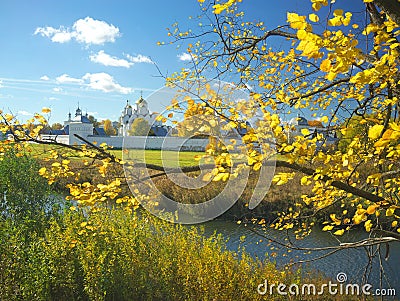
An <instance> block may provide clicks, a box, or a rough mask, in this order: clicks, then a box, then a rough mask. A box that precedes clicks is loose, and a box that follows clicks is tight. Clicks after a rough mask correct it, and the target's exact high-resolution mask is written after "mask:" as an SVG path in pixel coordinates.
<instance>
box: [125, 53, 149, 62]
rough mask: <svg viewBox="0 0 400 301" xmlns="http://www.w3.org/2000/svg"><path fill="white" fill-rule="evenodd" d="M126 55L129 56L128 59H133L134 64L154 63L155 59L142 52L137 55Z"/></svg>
mask: <svg viewBox="0 0 400 301" xmlns="http://www.w3.org/2000/svg"><path fill="white" fill-rule="evenodd" d="M126 57H127V59H128V60H129V61H131V62H132V63H134V64H135V63H148V64H153V61H152V60H151V59H150V58H149V57H148V56H145V55H142V54H138V55H136V56H132V55H129V54H127V55H126Z"/></svg>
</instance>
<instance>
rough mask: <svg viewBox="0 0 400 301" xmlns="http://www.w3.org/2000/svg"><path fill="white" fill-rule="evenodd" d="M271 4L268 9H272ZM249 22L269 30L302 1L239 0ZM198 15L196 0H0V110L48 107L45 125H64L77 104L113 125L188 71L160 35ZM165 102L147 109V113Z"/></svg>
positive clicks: (27, 113) (302, 6)
mask: <svg viewBox="0 0 400 301" xmlns="http://www.w3.org/2000/svg"><path fill="white" fill-rule="evenodd" d="M271 4H273V6H271ZM242 6H243V9H244V10H245V11H246V16H247V17H248V19H249V20H257V19H262V20H264V21H267V24H268V25H269V26H271V28H273V27H274V26H276V25H279V24H283V23H284V22H285V21H286V11H288V10H289V11H297V12H299V11H300V12H302V11H304V10H306V11H308V8H309V7H310V5H309V1H308V0H298V1H297V0H282V1H270V0H268V1H266V0H244V2H243V5H242ZM199 13H200V8H199V5H198V3H197V1H196V0H179V1H178V0H172V1H161V0H154V1H104V0H100V1H82V0H81V1H75V0H72V1H50V0H49V1H30V0H26V1H18V0H2V1H0V39H1V41H2V43H1V48H0V49H1V50H0V53H1V55H0V66H1V68H0V109H1V110H3V111H5V112H9V111H11V112H12V113H14V114H16V115H17V116H18V118H19V119H22V120H24V119H27V118H30V117H31V116H32V115H31V114H33V113H34V112H40V110H41V108H42V107H50V108H52V115H51V119H50V123H54V122H62V121H63V120H65V119H66V117H67V114H68V111H71V112H72V113H73V112H74V110H75V109H76V106H77V103H78V102H79V103H80V107H81V108H82V109H83V111H84V112H86V111H87V112H89V114H92V115H94V116H95V117H96V118H98V119H103V118H109V119H111V120H117V119H118V117H119V115H120V112H121V110H122V108H123V106H124V105H125V103H126V100H127V99H129V100H131V101H132V102H134V101H135V100H136V99H137V98H139V97H140V93H141V91H143V96H144V97H145V98H147V97H148V96H149V95H151V93H153V92H154V91H156V90H157V89H159V88H161V87H162V86H163V85H164V80H163V79H162V78H160V77H158V75H159V74H158V71H157V69H156V67H155V65H154V64H153V63H152V62H155V63H156V64H157V66H158V67H159V68H160V70H161V71H162V72H163V73H164V74H167V73H169V74H170V73H172V72H174V71H177V70H180V69H181V68H183V67H185V66H187V62H185V61H184V60H182V58H184V56H183V57H182V56H181V55H182V54H183V53H184V49H186V46H185V45H182V47H181V48H180V49H177V47H176V46H177V45H168V46H158V45H157V42H158V41H168V36H167V31H166V28H167V27H170V26H171V24H172V23H174V22H178V23H179V24H180V26H181V27H182V28H186V27H188V28H189V27H190V28H192V29H195V28H194V27H195V25H196V23H195V22H194V21H193V20H192V21H190V20H189V19H188V17H189V16H196V15H198V14H199ZM164 105H165V103H164V104H162V103H160V102H159V101H156V100H154V101H152V102H150V109H151V110H152V111H158V112H160V111H162V110H163V107H164Z"/></svg>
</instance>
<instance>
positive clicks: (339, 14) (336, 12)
mask: <svg viewBox="0 0 400 301" xmlns="http://www.w3.org/2000/svg"><path fill="white" fill-rule="evenodd" d="M333 15H334V16H335V17H338V16H343V9H335V10H334V12H333Z"/></svg>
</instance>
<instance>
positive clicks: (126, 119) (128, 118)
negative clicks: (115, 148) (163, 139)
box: [118, 96, 166, 136]
mask: <svg viewBox="0 0 400 301" xmlns="http://www.w3.org/2000/svg"><path fill="white" fill-rule="evenodd" d="M157 116H158V113H157V112H152V113H150V110H149V107H148V103H147V101H146V100H145V99H144V98H143V97H142V96H140V98H139V99H138V100H137V101H136V103H135V107H132V106H131V105H130V104H129V100H127V101H126V106H125V108H124V110H123V111H122V115H121V117H120V120H119V122H120V128H119V131H118V135H119V136H129V133H128V132H129V130H130V129H131V127H132V123H133V122H134V121H135V119H137V118H142V119H144V120H146V121H147V123H148V124H149V125H150V126H151V128H152V130H153V132H154V133H155V136H165V135H162V133H164V132H165V131H164V130H163V129H165V128H164V126H163V124H162V122H161V121H157V120H156V118H157ZM165 134H166V132H165Z"/></svg>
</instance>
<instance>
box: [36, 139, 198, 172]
mask: <svg viewBox="0 0 400 301" xmlns="http://www.w3.org/2000/svg"><path fill="white" fill-rule="evenodd" d="M29 149H30V152H31V154H32V155H33V157H35V158H39V159H44V158H46V157H47V156H48V155H49V154H50V152H51V151H52V150H58V151H62V149H63V147H60V146H54V145H42V144H34V143H31V144H29ZM65 149H66V148H65ZM109 152H110V153H111V154H113V155H114V156H115V157H117V158H119V159H122V157H124V159H125V160H127V159H130V160H135V161H139V162H140V161H141V162H143V158H144V159H145V161H146V163H148V164H155V165H163V166H165V167H179V166H180V167H184V166H194V165H197V164H198V161H196V160H195V156H196V155H202V154H204V153H203V152H176V151H162V152H161V151H160V150H146V151H145V152H144V153H143V150H140V149H132V150H129V151H125V153H124V156H122V152H123V150H117V149H116V150H113V149H110V150H109Z"/></svg>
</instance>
